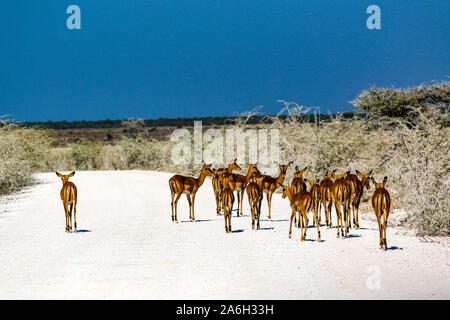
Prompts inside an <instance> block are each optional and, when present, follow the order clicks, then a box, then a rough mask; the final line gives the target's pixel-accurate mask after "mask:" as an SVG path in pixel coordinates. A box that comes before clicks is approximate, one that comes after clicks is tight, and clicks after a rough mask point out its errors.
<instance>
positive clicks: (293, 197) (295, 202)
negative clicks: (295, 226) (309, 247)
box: [281, 185, 320, 241]
mask: <svg viewBox="0 0 450 320" xmlns="http://www.w3.org/2000/svg"><path fill="white" fill-rule="evenodd" d="M281 187H282V188H283V195H282V198H283V199H284V198H286V197H288V199H289V202H290V206H291V209H292V212H291V219H290V220H291V223H290V226H289V238H290V237H291V233H292V219H293V218H294V216H295V215H296V213H297V212H299V213H301V216H300V215H299V220H300V232H301V239H300V240H301V241H304V240H305V238H306V230H307V229H308V215H307V213H308V212H309V211H310V210H311V207H312V204H313V200H312V196H311V194H310V193H309V192H307V191H303V192H301V193H294V192H293V188H294V187H293V186H287V187H286V186H283V185H281ZM314 220H315V221H316V223H317V235H318V239H319V241H320V229H319V222H318V221H317V216H316V215H314ZM303 223H304V224H305V231H304V232H303Z"/></svg>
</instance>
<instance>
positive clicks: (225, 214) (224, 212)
mask: <svg viewBox="0 0 450 320" xmlns="http://www.w3.org/2000/svg"><path fill="white" fill-rule="evenodd" d="M223 218H224V220H225V232H227V233H228V227H227V212H226V211H225V209H224V211H223Z"/></svg>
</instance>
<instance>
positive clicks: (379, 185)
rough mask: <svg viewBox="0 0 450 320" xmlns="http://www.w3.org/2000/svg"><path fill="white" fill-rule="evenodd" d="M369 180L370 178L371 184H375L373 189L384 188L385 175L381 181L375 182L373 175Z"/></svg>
mask: <svg viewBox="0 0 450 320" xmlns="http://www.w3.org/2000/svg"><path fill="white" fill-rule="evenodd" d="M370 180H371V181H372V182H373V184H374V185H375V189H384V185H385V184H386V181H387V177H384V179H383V182H382V183H377V182H376V181H375V179H374V178H373V177H371V178H370Z"/></svg>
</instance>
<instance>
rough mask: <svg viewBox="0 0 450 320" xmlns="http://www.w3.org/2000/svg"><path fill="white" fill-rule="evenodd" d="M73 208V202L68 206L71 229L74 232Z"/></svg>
mask: <svg viewBox="0 0 450 320" xmlns="http://www.w3.org/2000/svg"><path fill="white" fill-rule="evenodd" d="M72 209H73V203H71V204H70V205H69V206H68V210H69V231H70V232H72Z"/></svg>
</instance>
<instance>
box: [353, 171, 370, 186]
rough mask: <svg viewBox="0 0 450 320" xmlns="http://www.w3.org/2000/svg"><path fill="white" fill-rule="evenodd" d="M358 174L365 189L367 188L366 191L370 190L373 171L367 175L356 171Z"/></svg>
mask: <svg viewBox="0 0 450 320" xmlns="http://www.w3.org/2000/svg"><path fill="white" fill-rule="evenodd" d="M356 174H357V175H358V176H360V177H361V183H362V186H363V188H364V187H366V189H367V190H369V189H370V183H369V182H370V180H369V179H370V175H371V174H372V170H370V172H369V173H367V174H364V173H361V172H359V171H358V170H356Z"/></svg>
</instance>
